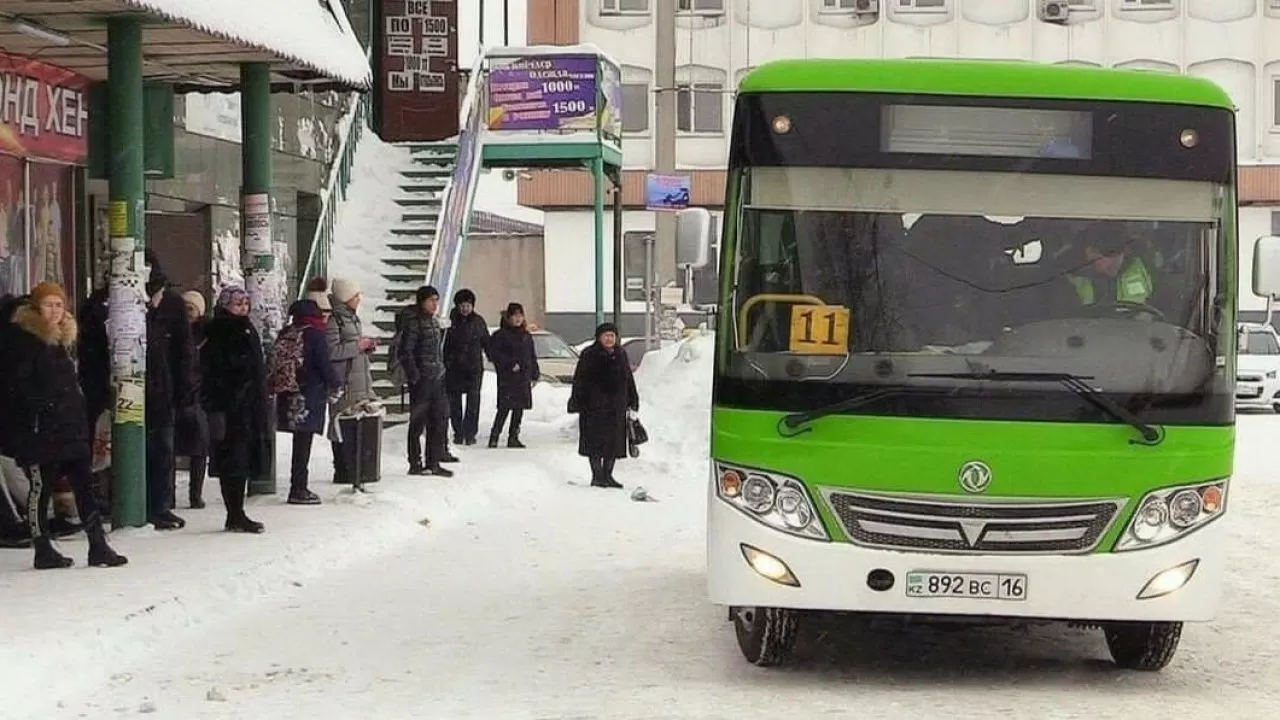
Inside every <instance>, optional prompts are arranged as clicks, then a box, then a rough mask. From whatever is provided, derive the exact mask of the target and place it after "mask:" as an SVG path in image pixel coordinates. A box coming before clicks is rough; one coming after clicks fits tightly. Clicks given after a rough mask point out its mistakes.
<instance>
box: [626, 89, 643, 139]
mask: <svg viewBox="0 0 1280 720" xmlns="http://www.w3.org/2000/svg"><path fill="white" fill-rule="evenodd" d="M622 132H624V133H647V132H649V84H648V83H623V84H622Z"/></svg>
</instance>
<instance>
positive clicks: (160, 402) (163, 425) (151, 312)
mask: <svg viewBox="0 0 1280 720" xmlns="http://www.w3.org/2000/svg"><path fill="white" fill-rule="evenodd" d="M146 291H147V298H148V299H147V396H146V413H147V520H148V522H150V523H151V524H152V525H153V526H154V527H155V528H156V529H157V530H176V529H179V528H182V527H184V526H186V521H185V520H183V519H182V518H180V517H178V516H177V515H176V514H174V512H173V506H174V494H175V493H174V486H175V484H176V476H175V468H174V447H173V434H174V427H175V426H176V425H177V418H178V414H179V413H180V412H186V411H187V409H188V407H189V406H190V405H191V404H192V402H194V399H195V398H194V397H193V394H192V385H193V383H192V372H193V368H192V365H193V363H194V356H195V347H194V345H193V344H192V341H191V326H190V325H188V324H187V308H186V303H185V302H183V300H182V296H181V295H179V294H178V293H177V292H176V291H174V290H173V289H172V288H170V287H169V279H168V277H166V276H165V274H164V271H163V270H161V269H160V265H159V264H158V263H156V261H155V259H154V257H153V258H151V276H150V278H149V279H148V280H147V284H146Z"/></svg>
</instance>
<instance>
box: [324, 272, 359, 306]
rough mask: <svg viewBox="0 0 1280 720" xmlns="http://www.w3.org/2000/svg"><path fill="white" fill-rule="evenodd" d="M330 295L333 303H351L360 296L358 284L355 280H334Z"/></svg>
mask: <svg viewBox="0 0 1280 720" xmlns="http://www.w3.org/2000/svg"><path fill="white" fill-rule="evenodd" d="M330 294H331V295H333V300H334V302H335V303H342V304H344V305H347V304H350V303H351V301H353V300H355V299H356V298H357V297H359V296H360V283H358V282H356V281H355V280H345V279H343V278H335V279H334V281H333V289H332V290H331V291H330Z"/></svg>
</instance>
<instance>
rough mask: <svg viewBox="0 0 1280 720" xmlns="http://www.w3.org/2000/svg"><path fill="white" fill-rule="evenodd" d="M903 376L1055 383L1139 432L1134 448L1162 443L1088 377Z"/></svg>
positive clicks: (1159, 433)
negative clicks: (1091, 382) (1099, 389)
mask: <svg viewBox="0 0 1280 720" xmlns="http://www.w3.org/2000/svg"><path fill="white" fill-rule="evenodd" d="M907 377H930V378H953V379H957V380H970V379H972V380H995V381H998V382H1057V383H1060V384H1061V385H1062V386H1063V387H1065V388H1067V389H1068V390H1070V391H1072V392H1074V393H1075V394H1076V395H1079V396H1080V397H1081V398H1084V399H1085V400H1086V401H1087V402H1088V403H1089V404H1090V405H1093V406H1094V407H1096V408H1098V409H1099V410H1101V411H1103V412H1104V413H1106V414H1108V415H1110V416H1111V417H1113V418H1115V419H1116V420H1119V421H1120V422H1122V423H1125V424H1126V425H1128V426H1129V427H1132V428H1133V429H1135V430H1137V431H1138V432H1140V433H1142V439H1141V440H1130V441H1129V442H1130V443H1132V444H1134V445H1159V444H1160V443H1161V442H1164V429H1163V428H1159V427H1156V426H1154V425H1149V424H1147V423H1145V422H1143V421H1142V419H1141V418H1139V417H1138V416H1137V415H1134V414H1133V413H1131V412H1129V410H1128V409H1126V408H1125V407H1124V406H1122V405H1121V404H1120V403H1118V402H1116V401H1115V400H1112V399H1111V398H1109V397H1107V396H1106V395H1103V394H1102V393H1101V392H1099V391H1097V390H1096V389H1094V388H1093V387H1092V386H1091V385H1089V384H1088V383H1086V382H1085V381H1086V380H1092V379H1093V378H1092V377H1086V376H1084V375H1072V374H1070V373H1053V372H1000V371H997V370H972V371H969V372H950V373H912V374H910V375H908V376H907Z"/></svg>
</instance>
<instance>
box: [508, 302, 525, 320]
mask: <svg viewBox="0 0 1280 720" xmlns="http://www.w3.org/2000/svg"><path fill="white" fill-rule="evenodd" d="M523 314H524V306H523V305H521V304H520V303H518V302H513V303H507V317H510V316H512V315H523Z"/></svg>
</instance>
